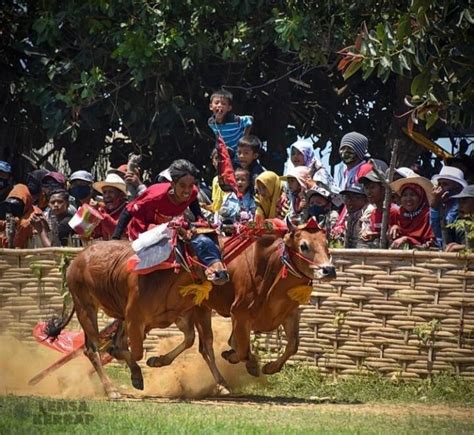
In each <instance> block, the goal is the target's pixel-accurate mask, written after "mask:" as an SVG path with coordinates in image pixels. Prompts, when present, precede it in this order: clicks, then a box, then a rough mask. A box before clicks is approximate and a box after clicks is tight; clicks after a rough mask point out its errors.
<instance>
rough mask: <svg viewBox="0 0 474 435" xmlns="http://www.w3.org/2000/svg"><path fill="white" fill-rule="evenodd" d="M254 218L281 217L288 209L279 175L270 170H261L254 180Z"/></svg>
mask: <svg viewBox="0 0 474 435" xmlns="http://www.w3.org/2000/svg"><path fill="white" fill-rule="evenodd" d="M255 192H256V193H255V203H256V205H257V210H256V212H255V220H256V221H257V222H261V221H262V220H264V219H272V218H280V219H283V218H284V217H285V216H286V215H287V214H288V211H289V202H288V198H287V196H286V194H285V192H284V191H283V183H282V181H281V179H280V177H279V176H278V175H277V174H275V172H272V171H265V172H262V173H261V174H260V175H259V176H258V177H257V179H256V180H255Z"/></svg>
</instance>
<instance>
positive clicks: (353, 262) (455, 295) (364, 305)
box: [0, 248, 474, 379]
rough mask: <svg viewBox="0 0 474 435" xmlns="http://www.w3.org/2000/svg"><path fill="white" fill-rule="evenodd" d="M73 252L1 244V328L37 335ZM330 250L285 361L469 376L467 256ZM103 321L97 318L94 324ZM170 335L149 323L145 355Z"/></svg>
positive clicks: (278, 336) (472, 375) (279, 337)
mask: <svg viewBox="0 0 474 435" xmlns="http://www.w3.org/2000/svg"><path fill="white" fill-rule="evenodd" d="M80 250H81V249H80V248H42V249H32V250H12V249H0V333H2V334H9V335H14V336H15V337H18V338H20V339H21V340H23V341H25V342H26V343H34V339H33V337H32V334H31V331H32V328H33V326H34V325H35V324H36V323H37V322H38V321H41V320H45V319H47V318H49V317H51V316H52V315H53V314H60V313H61V311H62V306H63V297H62V295H61V287H62V282H63V275H64V272H65V268H64V267H63V266H62V264H63V260H64V258H65V257H73V256H75V255H76V254H77V253H78V252H80ZM332 256H333V262H334V264H335V266H336V269H337V278H336V279H335V280H333V281H332V282H330V283H318V282H317V281H315V282H314V289H313V293H312V297H311V303H312V305H305V306H302V307H301V322H300V325H301V329H300V346H299V351H298V353H297V354H296V355H295V356H294V357H292V358H291V360H290V362H292V361H293V362H294V361H299V362H303V363H306V364H310V365H312V366H315V367H317V368H318V369H319V370H320V371H321V372H322V373H323V374H327V375H332V376H336V377H337V376H348V375H353V374H361V373H362V374H364V373H370V372H376V373H380V374H383V375H386V376H390V377H394V376H395V377H400V378H404V379H418V378H426V377H430V376H432V375H434V374H437V373H440V372H450V373H453V374H456V375H459V376H463V377H466V378H469V379H474V255H461V254H448V253H441V252H423V251H387V250H343V249H336V250H333V251H332ZM109 321H110V319H108V318H107V317H106V316H105V315H103V314H101V315H100V316H99V324H100V326H101V327H102V326H105V325H106V324H107V323H108V322H109ZM77 327H78V325H77V323H76V324H74V323H73V324H72V325H71V327H70V328H77ZM176 335H180V332H179V331H178V330H177V328H176V327H170V328H167V329H155V330H153V331H151V332H150V333H149V334H148V336H147V339H146V341H145V345H144V347H145V357H144V359H143V360H142V361H143V362H144V361H146V359H147V358H148V357H149V356H151V355H155V353H154V352H155V349H156V347H157V344H158V342H159V340H161V339H163V338H165V337H174V336H176ZM254 343H255V345H256V348H257V351H258V352H259V354H260V356H261V358H262V359H263V360H269V359H274V358H276V357H277V356H278V355H280V354H281V353H282V352H283V348H284V346H285V343H286V341H285V338H284V334H283V333H282V331H281V330H280V329H279V330H277V331H275V332H274V333H269V334H256V335H255V340H254Z"/></svg>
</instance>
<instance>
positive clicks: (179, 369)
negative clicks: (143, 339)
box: [140, 317, 265, 399]
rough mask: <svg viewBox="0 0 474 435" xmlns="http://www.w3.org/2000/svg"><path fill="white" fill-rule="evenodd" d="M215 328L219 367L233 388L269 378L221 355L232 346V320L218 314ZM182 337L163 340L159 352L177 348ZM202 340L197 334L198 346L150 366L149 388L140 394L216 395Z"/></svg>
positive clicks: (215, 344)
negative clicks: (162, 364)
mask: <svg viewBox="0 0 474 435" xmlns="http://www.w3.org/2000/svg"><path fill="white" fill-rule="evenodd" d="M212 328H213V331H214V353H215V357H216V363H217V367H218V369H219V371H220V372H221V374H222V376H223V377H224V379H225V380H226V382H227V384H228V385H229V386H230V387H231V391H234V390H235V389H236V388H237V387H243V386H245V385H248V384H250V383H257V382H265V379H264V377H260V378H254V377H252V376H250V375H249V374H248V373H247V370H246V368H245V365H244V364H242V363H239V364H235V365H234V364H229V363H228V362H227V361H225V360H224V359H223V358H222V357H221V352H222V351H223V350H227V349H228V348H229V346H228V344H227V340H228V338H229V336H230V332H231V325H230V322H228V321H226V320H225V319H221V318H217V317H214V318H213V320H212ZM180 341H181V337H173V338H169V339H166V340H162V341H160V343H159V345H158V347H157V349H156V351H155V353H156V354H157V355H163V354H165V353H167V352H169V351H170V350H171V349H173V348H174V347H175V346H176V345H177V344H179V343H180ZM198 341H199V339H198V337H197V334H196V343H195V344H194V346H193V347H192V348H191V349H188V350H187V351H185V352H183V353H182V354H181V355H180V356H179V357H178V358H177V359H176V360H175V361H174V362H173V364H171V365H170V366H167V367H159V368H150V369H148V370H146V371H145V373H144V378H145V389H144V391H143V393H142V394H140V395H143V396H160V397H173V398H177V397H179V398H186V399H199V398H204V397H209V396H212V395H214V394H215V387H216V383H215V381H214V378H213V377H212V374H211V372H210V370H209V368H208V366H207V364H206V362H205V361H204V359H203V358H202V356H201V354H200V353H199V351H198Z"/></svg>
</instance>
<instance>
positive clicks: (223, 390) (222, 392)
mask: <svg viewBox="0 0 474 435" xmlns="http://www.w3.org/2000/svg"><path fill="white" fill-rule="evenodd" d="M214 395H215V396H221V397H222V396H230V390H229V388H228V387H226V386H225V385H222V384H217V385H216V389H215V394H214Z"/></svg>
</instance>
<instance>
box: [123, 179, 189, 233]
mask: <svg viewBox="0 0 474 435" xmlns="http://www.w3.org/2000/svg"><path fill="white" fill-rule="evenodd" d="M170 190H171V183H159V184H153V185H151V186H150V187H148V188H147V189H146V190H145V191H144V192H143V193H142V194H141V195H140V196H138V197H137V198H135V199H134V200H133V201H131V202H129V203H128V205H127V211H128V212H129V213H130V214H131V215H132V220H131V221H130V223H129V224H128V236H129V238H130V239H131V240H135V239H137V238H138V235H139V234H141V233H144V232H145V231H147V230H148V229H150V228H151V227H152V226H155V225H159V224H163V223H165V222H169V221H171V220H172V219H173V218H174V217H176V216H180V215H182V214H183V213H184V211H185V210H186V209H187V208H188V207H189V205H190V204H191V203H192V202H193V201H194V200H195V199H196V198H197V194H198V189H197V187H196V186H193V190H192V192H191V195H190V196H189V199H188V200H187V201H185V202H182V203H181V204H175V203H174V202H172V201H171V199H170V197H169V195H168V193H169V191H170Z"/></svg>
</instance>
